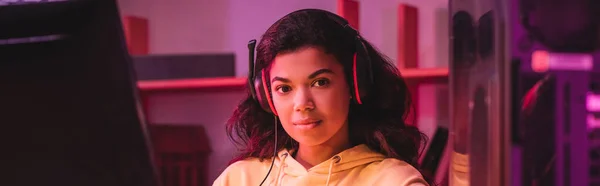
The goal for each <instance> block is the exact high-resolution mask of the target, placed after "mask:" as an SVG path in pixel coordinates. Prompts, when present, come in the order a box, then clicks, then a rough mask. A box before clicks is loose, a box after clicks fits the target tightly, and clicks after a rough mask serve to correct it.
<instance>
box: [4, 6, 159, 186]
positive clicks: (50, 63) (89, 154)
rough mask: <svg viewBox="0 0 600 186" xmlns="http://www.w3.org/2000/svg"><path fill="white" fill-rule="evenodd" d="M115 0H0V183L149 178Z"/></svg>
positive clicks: (150, 183) (140, 185)
mask: <svg viewBox="0 0 600 186" xmlns="http://www.w3.org/2000/svg"><path fill="white" fill-rule="evenodd" d="M131 63H132V62H131V59H130V56H129V55H128V52H127V49H126V46H125V41H124V36H123V33H122V26H121V22H120V16H119V12H118V8H117V5H116V2H115V1H114V0H79V1H76V0H73V1H48V2H38V3H30V2H28V3H9V4H4V5H0V124H1V126H2V129H0V152H2V154H3V155H4V156H2V157H3V158H0V169H1V170H2V172H3V174H4V175H5V176H4V177H3V178H2V179H0V185H11V186H25V185H27V186H30V185H36V186H45V185H48V186H50V185H61V186H76V185H77V186H82V185H85V186H108V185H110V186H154V185H157V184H159V183H160V181H156V179H158V178H157V176H156V174H155V168H154V165H153V164H152V162H153V161H152V150H151V149H150V147H151V145H150V144H149V140H148V138H149V137H148V135H147V130H146V123H145V122H144V117H143V113H142V112H141V108H140V103H139V97H138V90H137V88H136V80H135V76H134V74H133V70H132V66H133V65H132V64H131Z"/></svg>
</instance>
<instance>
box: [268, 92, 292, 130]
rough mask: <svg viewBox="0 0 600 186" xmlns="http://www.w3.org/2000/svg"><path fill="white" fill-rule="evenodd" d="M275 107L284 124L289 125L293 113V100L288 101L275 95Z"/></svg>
mask: <svg viewBox="0 0 600 186" xmlns="http://www.w3.org/2000/svg"><path fill="white" fill-rule="evenodd" d="M273 106H274V107H275V110H277V115H278V117H279V120H280V121H281V122H282V124H288V123H289V122H290V120H291V116H292V113H293V107H294V106H293V103H292V100H288V99H286V98H284V97H280V96H278V95H273Z"/></svg>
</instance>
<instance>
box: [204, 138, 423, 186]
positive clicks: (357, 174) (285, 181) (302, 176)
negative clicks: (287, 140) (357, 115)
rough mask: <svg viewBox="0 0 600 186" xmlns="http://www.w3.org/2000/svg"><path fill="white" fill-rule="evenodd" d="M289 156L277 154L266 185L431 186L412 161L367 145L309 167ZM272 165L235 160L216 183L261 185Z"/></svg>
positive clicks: (287, 154) (269, 161) (253, 159)
mask: <svg viewBox="0 0 600 186" xmlns="http://www.w3.org/2000/svg"><path fill="white" fill-rule="evenodd" d="M290 156H291V155H290V152H288V151H287V150H282V151H280V152H279V153H278V156H277V157H276V159H275V164H274V165H273V169H272V170H271V173H270V174H269V177H268V178H267V180H266V181H265V183H263V185H265V186H266V185H268V186H273V185H274V186H279V185H286V186H287V185H293V186H295V185H307V186H313V185H325V186H331V185H340V186H341V185H369V186H371V185H382V186H388V185H390V186H392V185H393V186H429V185H428V184H427V182H425V180H424V179H423V177H422V176H421V174H420V173H419V171H417V169H415V168H414V167H412V166H411V165H410V164H408V163H406V162H404V161H401V160H398V159H393V158H385V157H384V156H383V155H382V154H379V153H377V152H374V151H372V150H370V149H369V147H367V146H366V145H364V144H363V145H358V146H355V147H352V148H350V149H347V150H345V151H342V152H340V153H339V154H337V155H335V156H333V157H332V158H330V159H329V160H327V161H324V162H322V163H320V164H318V165H316V166H314V167H312V168H310V169H308V170H306V169H305V168H304V167H303V166H302V165H300V163H298V162H297V161H296V160H295V159H294V158H293V157H290ZM270 166H271V160H264V161H262V162H260V161H259V160H258V159H257V158H251V159H246V160H242V161H238V162H235V163H233V164H231V165H230V166H229V167H227V168H226V169H225V171H223V173H222V174H221V175H220V176H219V177H218V178H217V179H216V180H215V181H214V183H213V186H225V185H227V186H229V185H231V186H246V185H247V186H258V185H259V184H260V183H261V181H262V180H263V179H264V177H265V176H266V175H267V172H268V171H269V168H270Z"/></svg>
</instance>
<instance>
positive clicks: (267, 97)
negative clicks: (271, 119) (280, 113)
mask: <svg viewBox="0 0 600 186" xmlns="http://www.w3.org/2000/svg"><path fill="white" fill-rule="evenodd" d="M254 90H255V92H256V101H258V103H259V104H260V106H261V107H262V109H263V110H265V111H266V112H268V113H273V114H275V115H276V116H277V112H276V111H275V107H274V105H273V101H272V99H271V93H270V91H269V90H270V87H269V83H268V81H267V80H266V77H265V72H264V70H262V71H261V73H258V74H256V77H255V78H254Z"/></svg>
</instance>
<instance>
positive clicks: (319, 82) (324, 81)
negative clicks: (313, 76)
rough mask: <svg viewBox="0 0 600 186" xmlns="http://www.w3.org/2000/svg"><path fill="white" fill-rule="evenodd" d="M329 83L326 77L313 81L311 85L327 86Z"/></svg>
mask: <svg viewBox="0 0 600 186" xmlns="http://www.w3.org/2000/svg"><path fill="white" fill-rule="evenodd" d="M327 85H329V80H328V79H319V80H316V81H314V82H313V86H316V87H322V86H327Z"/></svg>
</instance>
